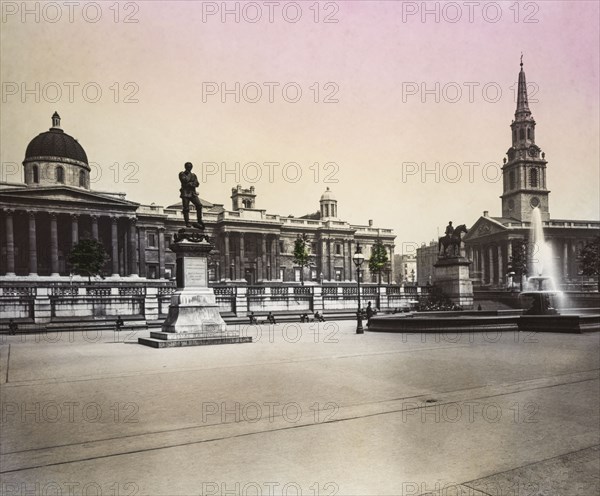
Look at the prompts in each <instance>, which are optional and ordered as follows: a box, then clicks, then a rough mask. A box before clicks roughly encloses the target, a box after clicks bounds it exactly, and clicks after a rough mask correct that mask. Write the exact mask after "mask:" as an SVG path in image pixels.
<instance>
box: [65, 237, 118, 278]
mask: <svg viewBox="0 0 600 496" xmlns="http://www.w3.org/2000/svg"><path fill="white" fill-rule="evenodd" d="M108 260H109V256H108V253H106V250H105V249H104V246H103V245H102V243H100V242H99V241H97V240H95V239H82V240H80V241H79V243H77V244H76V245H75V246H73V248H72V249H71V253H69V263H70V264H71V268H72V270H73V272H75V274H78V275H80V276H87V277H88V282H90V283H91V278H92V277H95V276H100V277H102V278H103V276H102V268H103V267H104V264H105V263H106V262H107V261H108Z"/></svg>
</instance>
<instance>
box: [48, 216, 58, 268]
mask: <svg viewBox="0 0 600 496" xmlns="http://www.w3.org/2000/svg"><path fill="white" fill-rule="evenodd" d="M56 217H57V214H55V213H51V214H50V266H51V268H52V269H51V271H50V272H51V274H50V275H52V276H58V275H60V274H59V273H58V225H57V219H56Z"/></svg>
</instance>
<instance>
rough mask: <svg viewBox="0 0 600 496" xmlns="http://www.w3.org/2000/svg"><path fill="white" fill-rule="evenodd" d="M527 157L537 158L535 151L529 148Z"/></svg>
mask: <svg viewBox="0 0 600 496" xmlns="http://www.w3.org/2000/svg"><path fill="white" fill-rule="evenodd" d="M529 156H530V157H537V150H536V149H535V148H533V147H531V148H530V149H529Z"/></svg>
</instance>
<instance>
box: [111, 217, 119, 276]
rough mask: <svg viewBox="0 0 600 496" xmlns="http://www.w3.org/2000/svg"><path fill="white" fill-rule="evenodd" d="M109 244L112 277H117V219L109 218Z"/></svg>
mask: <svg viewBox="0 0 600 496" xmlns="http://www.w3.org/2000/svg"><path fill="white" fill-rule="evenodd" d="M110 244H111V247H112V275H113V277H118V276H119V219H118V218H117V217H111V218H110Z"/></svg>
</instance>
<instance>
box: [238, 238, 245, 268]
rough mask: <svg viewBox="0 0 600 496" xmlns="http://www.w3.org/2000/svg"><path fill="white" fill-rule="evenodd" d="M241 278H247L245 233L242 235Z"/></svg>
mask: <svg viewBox="0 0 600 496" xmlns="http://www.w3.org/2000/svg"><path fill="white" fill-rule="evenodd" d="M239 271H240V277H239V279H244V277H245V276H246V255H245V253H244V233H240V268H239Z"/></svg>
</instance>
